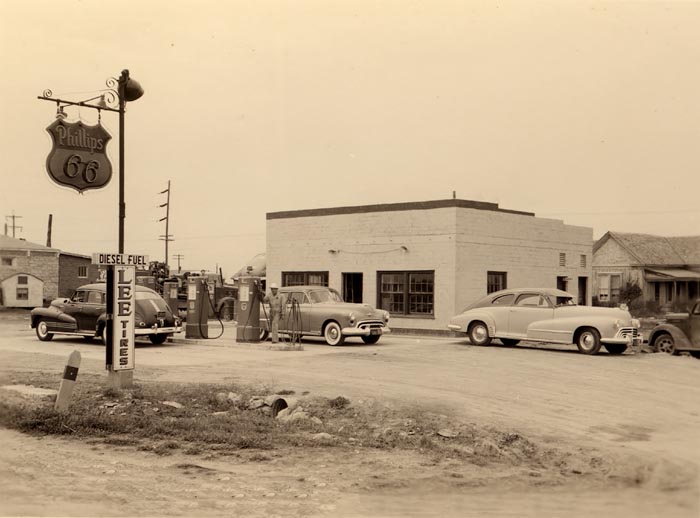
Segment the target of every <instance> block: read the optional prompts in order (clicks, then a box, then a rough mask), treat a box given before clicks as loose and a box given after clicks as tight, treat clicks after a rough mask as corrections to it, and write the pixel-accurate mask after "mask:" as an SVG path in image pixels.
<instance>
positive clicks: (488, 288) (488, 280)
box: [486, 270, 508, 295]
mask: <svg viewBox="0 0 700 518" xmlns="http://www.w3.org/2000/svg"><path fill="white" fill-rule="evenodd" d="M491 277H496V278H501V280H502V281H503V286H501V287H500V288H498V289H495V290H492V289H491V286H492V285H493V284H495V283H492V282H491ZM507 289H508V272H497V271H495V270H488V271H487V272H486V294H487V295H490V294H491V293H496V292H497V291H502V290H507Z"/></svg>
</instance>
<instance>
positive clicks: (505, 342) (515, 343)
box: [500, 338, 520, 347]
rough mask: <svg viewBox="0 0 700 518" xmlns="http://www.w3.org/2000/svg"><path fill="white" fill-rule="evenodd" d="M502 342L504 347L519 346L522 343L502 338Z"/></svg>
mask: <svg viewBox="0 0 700 518" xmlns="http://www.w3.org/2000/svg"><path fill="white" fill-rule="evenodd" d="M500 340H501V343H502V344H503V345H507V346H508V347H513V346H514V345H518V344H519V343H520V340H516V339H514V338H501V339H500Z"/></svg>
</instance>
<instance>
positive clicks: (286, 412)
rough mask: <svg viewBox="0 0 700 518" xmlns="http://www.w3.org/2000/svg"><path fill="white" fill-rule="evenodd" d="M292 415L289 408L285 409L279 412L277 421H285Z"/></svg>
mask: <svg viewBox="0 0 700 518" xmlns="http://www.w3.org/2000/svg"><path fill="white" fill-rule="evenodd" d="M289 414H290V412H289V408H283V409H282V410H280V411H279V412H277V419H283V418H285V417H287V416H288V415H289Z"/></svg>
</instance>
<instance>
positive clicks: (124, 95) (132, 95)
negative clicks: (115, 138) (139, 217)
mask: <svg viewBox="0 0 700 518" xmlns="http://www.w3.org/2000/svg"><path fill="white" fill-rule="evenodd" d="M108 85H109V83H108ZM117 93H118V96H119V253H120V254H123V253H124V219H125V218H126V203H125V202H124V112H125V111H126V103H127V101H128V102H132V101H135V100H137V99H139V98H140V97H141V96H142V95H143V88H141V85H140V84H139V83H138V81H136V80H135V79H131V78H130V77H129V71H128V70H126V69H124V70H122V75H121V76H119V80H118V90H117Z"/></svg>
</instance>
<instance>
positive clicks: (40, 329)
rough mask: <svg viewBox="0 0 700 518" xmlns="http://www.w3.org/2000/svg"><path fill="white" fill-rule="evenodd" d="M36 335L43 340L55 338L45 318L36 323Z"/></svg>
mask: <svg viewBox="0 0 700 518" xmlns="http://www.w3.org/2000/svg"><path fill="white" fill-rule="evenodd" d="M36 336H37V338H38V339H39V340H41V341H42V342H48V341H49V340H51V339H52V338H53V333H49V326H48V324H47V323H46V322H45V321H44V320H39V321H38V322H37V323H36Z"/></svg>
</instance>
